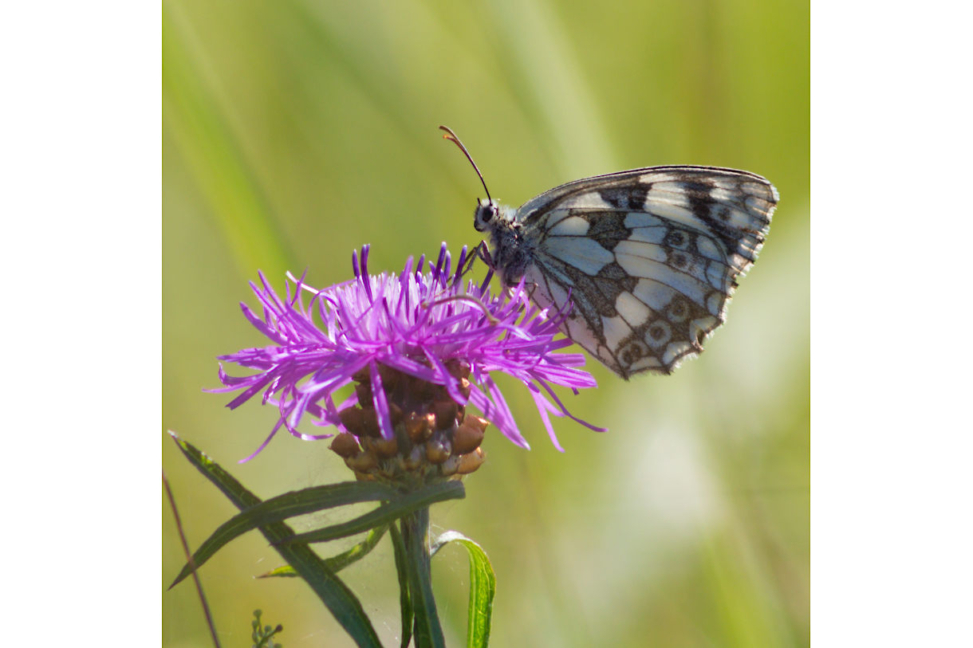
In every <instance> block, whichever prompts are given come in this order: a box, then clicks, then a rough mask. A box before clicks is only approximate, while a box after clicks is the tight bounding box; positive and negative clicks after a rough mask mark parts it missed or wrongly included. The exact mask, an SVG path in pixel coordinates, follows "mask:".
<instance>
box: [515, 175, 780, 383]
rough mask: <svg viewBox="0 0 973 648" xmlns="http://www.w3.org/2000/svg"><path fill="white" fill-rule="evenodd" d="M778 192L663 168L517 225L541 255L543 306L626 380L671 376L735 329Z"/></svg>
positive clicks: (573, 191)
mask: <svg viewBox="0 0 973 648" xmlns="http://www.w3.org/2000/svg"><path fill="white" fill-rule="evenodd" d="M776 202H777V192H776V190H775V189H774V188H773V186H772V185H771V184H770V183H769V182H767V181H766V180H765V179H763V178H761V177H760V176H757V175H755V174H752V173H747V172H744V171H734V170H730V169H718V168H710V167H654V168H649V169H636V170H633V171H624V172H620V173H614V174H609V175H605V176H597V177H594V178H586V179H583V180H578V181H575V182H572V183H568V184H566V185H562V186H561V187H557V188H555V189H552V190H551V191H548V192H546V193H544V194H542V195H541V196H538V197H537V198H534V199H533V200H531V201H529V202H528V203H526V204H525V205H524V206H522V207H521V208H520V209H519V210H517V212H516V215H515V220H516V221H517V222H518V223H519V224H520V227H522V231H523V236H524V237H527V238H530V239H531V242H532V243H533V245H534V246H535V247H534V248H533V253H532V256H531V259H530V263H529V264H527V266H526V271H525V278H526V282H527V283H528V285H530V286H532V291H533V292H532V296H533V299H534V301H535V302H536V303H537V304H538V305H540V306H542V307H547V306H554V307H556V308H558V309H561V308H564V307H565V305H566V304H567V302H568V300H569V299H570V300H571V301H572V302H573V308H572V309H571V314H570V316H569V317H568V319H567V320H566V321H565V324H564V330H565V334H567V335H568V336H569V337H571V338H572V339H573V340H574V341H575V342H576V343H578V344H579V345H580V346H581V347H583V348H584V349H586V350H587V351H588V352H589V353H591V354H592V355H594V356H595V357H597V358H598V359H599V360H600V361H602V362H603V363H605V364H606V365H607V366H608V367H609V368H610V369H612V370H613V371H615V372H616V373H618V374H619V375H621V376H622V377H624V378H628V377H629V376H631V375H632V374H635V373H640V372H643V371H653V372H659V373H670V372H671V371H672V370H673V369H675V367H676V366H677V365H678V363H679V362H680V361H681V360H683V359H684V358H686V357H689V356H693V355H696V354H698V353H699V352H700V351H702V341H703V339H704V338H705V337H706V336H708V335H709V334H710V333H711V332H712V331H713V330H715V329H716V328H717V327H718V326H719V325H720V324H722V323H723V321H724V319H725V311H726V306H727V303H728V302H729V299H730V296H731V295H732V293H733V289H734V288H735V287H736V279H737V277H739V276H741V275H742V274H743V273H745V272H746V271H747V269H749V267H750V266H751V265H752V264H753V261H754V260H755V258H756V255H757V252H758V251H759V250H760V247H761V246H762V244H763V241H764V238H765V237H766V234H767V230H768V229H769V227H770V218H771V215H772V213H773V210H774V207H775V206H776Z"/></svg>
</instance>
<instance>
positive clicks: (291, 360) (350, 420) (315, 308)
mask: <svg viewBox="0 0 973 648" xmlns="http://www.w3.org/2000/svg"><path fill="white" fill-rule="evenodd" d="M367 260H368V246H365V247H363V248H362V251H361V257H360V258H359V257H358V255H357V254H355V253H353V254H352V265H353V268H354V272H355V279H353V280H351V281H348V282H345V283H341V284H337V285H335V286H331V287H330V288H325V289H323V290H315V289H312V288H310V287H308V286H306V285H305V284H304V283H303V278H302V279H300V280H296V279H294V278H293V277H289V278H290V283H288V284H287V297H286V299H281V298H280V297H279V296H278V295H277V294H276V293H275V292H274V291H273V289H272V288H271V287H270V286H269V284H268V283H267V280H266V278H265V277H264V276H263V275H262V274H261V275H260V281H261V285H260V286H258V285H256V284H253V283H251V287H252V288H253V291H254V293H255V294H256V296H257V299H258V300H259V301H260V303H261V305H262V306H263V311H264V313H263V318H262V319H261V318H260V317H258V316H257V315H256V314H254V313H253V311H251V310H250V309H249V308H248V307H247V306H246V305H245V304H241V308H242V309H243V314H244V315H245V316H246V317H247V319H248V320H250V322H251V323H252V324H253V325H254V326H255V327H256V328H257V329H258V330H259V331H260V332H261V333H263V334H264V335H265V336H266V337H267V338H269V339H270V340H271V342H272V344H271V346H266V347H263V348H253V349H244V350H242V351H239V352H237V353H233V354H230V355H226V356H220V360H225V361H227V362H233V363H235V364H238V365H240V366H242V367H247V368H249V369H255V370H257V373H255V374H253V375H250V376H242V377H234V376H230V375H228V374H226V373H225V372H224V371H223V367H222V365H221V366H220V374H219V376H220V381H221V382H222V383H223V385H224V386H225V387H223V388H220V389H216V390H213V391H218V392H229V391H237V390H241V393H240V394H239V395H237V397H236V398H234V399H233V400H232V401H230V403H229V404H228V405H227V406H228V407H230V408H231V409H232V408H235V407H237V406H239V405H241V404H242V403H244V402H246V401H247V400H249V399H250V398H253V397H254V396H256V395H257V394H260V393H262V394H263V396H262V400H263V402H264V403H270V404H272V405H275V406H277V407H278V408H279V409H280V420H279V421H278V422H277V424H276V425H275V426H274V428H273V430H272V432H271V433H270V436H268V437H267V439H266V440H265V441H264V442H263V444H261V446H260V447H259V448H258V449H257V451H256V452H254V453H253V455H251V456H250V457H248V458H247V459H245V460H244V461H247V460H249V459H251V458H253V456H255V455H256V454H257V453H259V452H260V451H261V450H262V449H263V448H264V447H265V446H266V445H267V443H268V442H269V441H270V439H271V438H273V436H274V434H276V433H277V431H278V430H279V429H280V428H281V426H283V427H285V428H286V429H287V430H288V431H289V432H290V433H291V434H293V435H294V436H297V437H300V438H302V439H322V438H327V437H330V436H332V435H330V434H323V435H308V434H303V433H301V432H298V430H297V428H298V425H299V424H300V423H301V422H302V421H303V420H304V419H305V417H308V418H310V419H311V420H312V422H313V423H314V424H315V425H320V426H327V425H334V426H336V427H337V428H338V430H339V431H341V432H343V433H347V432H352V433H353V434H354V435H355V437H354V439H353V440H352V441H350V442H349V443H352V445H353V446H354V449H352V450H351V451H347V452H345V453H342V452H341V451H339V449H338V448H337V447H335V446H336V445H337V440H336V444H335V445H333V446H332V447H333V448H334V449H335V451H336V452H338V453H339V454H342V455H343V456H346V459H347V457H348V456H349V454H351V455H353V454H356V453H357V452H358V450H357V445H355V444H354V443H353V441H362V442H363V445H365V443H364V441H366V440H367V441H368V443H369V444H379V445H381V443H382V442H385V443H389V442H394V441H395V439H396V437H397V436H398V439H399V443H400V446H401V443H402V442H403V440H404V436H403V435H404V434H405V432H402V431H400V432H399V434H398V435H397V434H396V426H397V425H398V426H400V428H402V429H409V430H410V431H409V432H408V434H409V435H411V436H412V438H413V441H415V442H416V443H419V442H422V443H425V440H426V439H429V435H430V432H428V430H427V431H426V432H421V431H419V432H415V430H418V429H419V428H423V429H425V428H429V427H430V426H431V427H432V429H434V430H436V429H440V428H446V427H450V426H451V427H452V429H453V430H454V431H455V430H456V429H458V428H462V427H463V426H464V425H466V427H471V426H472V428H475V429H478V430H479V438H480V439H482V431H483V428H485V426H486V421H484V420H483V419H479V418H478V417H467V416H466V414H465V407H466V405H467V404H470V405H473V406H474V407H475V408H477V409H478V410H480V411H481V412H482V413H483V417H484V418H485V419H487V420H488V421H489V422H492V423H493V424H494V425H495V426H496V427H497V428H498V429H499V430H500V431H501V432H502V433H503V434H504V436H506V437H507V438H508V439H510V440H511V441H513V442H514V443H516V444H517V445H519V446H521V447H524V448H529V446H528V444H527V441H526V440H525V439H524V437H523V436H522V435H521V433H520V430H519V429H518V427H517V424H516V422H515V421H514V418H513V416H512V414H511V412H510V409H509V408H508V407H507V403H506V401H505V399H504V397H503V394H502V393H501V392H500V389H499V388H498V387H497V385H496V383H494V381H493V378H492V377H491V373H492V372H496V371H499V372H503V373H506V374H509V375H511V376H513V377H515V378H517V379H518V380H520V381H521V382H523V383H524V384H525V385H526V386H527V388H528V389H529V390H530V393H531V395H532V396H533V398H534V402H535V403H536V404H537V409H538V412H539V413H540V416H541V420H542V421H543V422H544V425H545V427H546V428H547V431H548V434H549V435H550V438H551V441H552V442H553V443H554V445H555V447H557V448H558V450H562V451H563V449H562V448H561V446H560V444H559V443H558V441H557V437H556V436H555V434H554V428H553V427H552V426H551V421H550V415H551V414H553V415H555V416H568V417H570V418H572V419H574V420H575V421H578V422H579V423H581V424H582V425H585V426H587V427H589V428H591V429H593V430H596V431H604V429H603V428H597V427H594V426H592V425H590V424H588V423H585V422H584V421H581V420H580V419H577V418H575V417H574V416H572V415H571V414H570V413H568V411H567V409H566V408H565V407H564V405H563V403H562V402H561V400H560V399H559V398H558V397H557V395H556V394H555V393H554V390H553V389H552V386H553V385H562V386H565V387H569V388H571V389H572V390H573V391H575V393H577V390H578V389H580V388H582V387H594V386H595V380H594V379H593V378H592V377H591V375H590V374H588V373H587V372H585V371H582V370H580V369H578V368H577V367H580V366H582V365H583V364H584V356H583V355H581V354H578V353H564V354H556V353H554V352H555V351H556V350H558V349H561V348H564V347H566V346H570V345H571V340H569V339H567V338H564V337H561V338H560V339H555V336H556V335H557V334H558V332H559V326H560V323H561V321H562V320H563V318H564V317H565V315H566V313H563V312H547V311H546V310H539V309H538V308H537V307H536V306H534V305H532V304H531V303H530V301H529V299H528V296H527V292H526V290H525V287H524V285H523V284H521V285H520V286H518V287H516V288H515V289H513V290H512V291H509V294H507V293H501V294H497V295H494V294H491V293H490V292H489V291H488V290H487V288H486V284H487V282H488V281H489V276H488V277H487V280H486V281H485V282H484V284H483V285H476V284H475V283H473V282H468V283H466V282H464V281H463V277H462V272H461V269H462V268H463V265H464V262H466V261H467V260H468V258H467V251H466V248H465V247H464V248H463V250H462V252H461V253H460V257H459V261H458V263H457V264H456V270H455V272H453V271H451V263H450V255H449V252H447V250H446V244H445V243H444V244H443V246H442V249H441V250H440V253H439V259H438V260H437V262H436V263H435V264H433V263H432V262H431V261H430V262H429V264H428V265H429V271H428V272H426V273H423V272H422V269H423V267H424V264H425V257H421V258H420V259H419V263H418V264H417V265H416V266H415V267H414V266H413V259H412V257H410V258H409V259H408V261H406V264H405V269H404V270H403V271H402V273H401V274H399V275H398V276H394V275H389V274H386V273H382V274H380V275H376V276H370V275H369V274H368V271H367ZM305 293H306V295H305ZM305 296H307V303H306V304H305ZM352 383H355V385H354V386H355V389H354V391H353V392H352V393H351V394H350V395H349V396H347V397H345V398H344V399H343V400H341V402H336V400H339V399H337V396H336V392H337V391H338V390H340V389H341V388H343V387H346V386H348V385H350V384H352ZM406 385H407V387H406ZM421 394H425V396H421ZM437 415H438V416H439V423H437V421H436V416H437ZM448 417H453V418H448ZM427 421H428V423H427ZM443 421H446V424H445V425H443V423H442V422H443ZM369 431H370V433H369ZM451 434H452V433H451ZM416 435H419V437H422V438H421V439H419V438H418V437H417V436H416ZM423 435H425V436H423ZM342 436H344V435H342ZM366 437H369V438H368V439H366ZM339 438H340V437H339ZM417 439H418V440H417ZM433 441H435V439H433ZM449 441H450V442H453V437H452V436H450V437H449ZM431 442H432V441H430V443H431ZM405 443H406V444H407V445H409V446H410V447H411V445H413V444H412V443H411V442H409V441H407V440H406V441H405ZM456 443H457V444H461V442H459V441H456ZM476 445H477V446H478V445H479V443H478V442H477V443H476ZM366 449H367V448H366ZM406 450H409V448H405V449H404V450H402V449H400V451H406ZM477 451H478V452H480V455H479V456H480V457H481V460H482V451H479V449H477ZM430 452H431V453H432V451H431V450H430ZM433 454H435V453H432V454H430V456H433ZM446 454H447V455H448V454H449V453H448V452H447V453H446ZM454 454H455V453H454ZM349 465H350V464H349Z"/></svg>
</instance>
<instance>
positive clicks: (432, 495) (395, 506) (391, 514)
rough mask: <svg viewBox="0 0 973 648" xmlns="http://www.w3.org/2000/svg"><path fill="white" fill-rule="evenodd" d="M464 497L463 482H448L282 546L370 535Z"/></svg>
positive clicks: (302, 534)
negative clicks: (423, 510)
mask: <svg viewBox="0 0 973 648" xmlns="http://www.w3.org/2000/svg"><path fill="white" fill-rule="evenodd" d="M464 497H466V490H465V489H464V488H463V484H462V483H461V482H458V481H449V482H442V483H439V484H433V485H431V486H426V487H425V488H422V489H420V490H417V491H414V492H412V493H409V494H408V495H402V496H399V498H398V499H395V500H392V501H390V502H388V503H387V504H383V505H382V506H380V507H378V508H377V509H375V510H374V511H369V512H368V513H366V514H364V515H362V516H360V517H357V518H355V519H353V520H349V521H347V522H342V523H341V524H335V525H334V526H330V527H325V528H323V529H317V530H315V531H308V532H307V533H301V534H298V535H296V536H294V537H292V538H287V539H286V540H284V541H283V542H284V543H286V544H298V543H311V542H327V541H328V540H334V539H336V538H344V537H346V536H350V535H354V534H356V533H361V532H362V531H367V530H368V529H371V528H373V527H377V526H379V525H383V524H392V523H393V522H395V521H396V520H398V519H399V518H401V517H403V516H406V515H409V514H410V513H414V512H416V511H419V510H421V509H425V508H428V507H429V505H431V504H435V503H436V502H443V501H445V500H451V499H463V498H464Z"/></svg>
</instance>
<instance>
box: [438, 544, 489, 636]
mask: <svg viewBox="0 0 973 648" xmlns="http://www.w3.org/2000/svg"><path fill="white" fill-rule="evenodd" d="M450 542H458V543H460V544H461V545H463V546H464V547H466V551H467V553H468V554H469V556H470V608H469V623H468V625H467V630H466V645H467V647H468V648H486V646H487V644H489V643H490V625H491V621H492V618H493V598H494V596H495V595H496V593H497V577H496V575H495V574H494V573H493V566H492V565H491V564H490V559H489V558H488V557H487V555H486V552H484V551H483V548H482V547H480V545H478V544H477V543H475V542H473V541H472V540H470V539H469V538H467V537H466V536H464V535H463V534H461V533H457V532H456V531H447V532H446V533H444V534H442V535H441V536H439V538H438V539H437V540H436V544H435V546H434V547H433V549H432V555H433V556H435V555H436V552H437V551H439V550H440V549H441V548H442V547H444V546H445V545H446V544H448V543H450Z"/></svg>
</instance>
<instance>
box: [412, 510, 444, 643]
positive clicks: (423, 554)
mask: <svg viewBox="0 0 973 648" xmlns="http://www.w3.org/2000/svg"><path fill="white" fill-rule="evenodd" d="M402 538H403V540H404V545H405V557H406V560H405V564H406V571H407V573H408V577H409V595H410V597H411V599H412V605H413V607H414V608H415V635H416V646H417V648H446V639H445V638H444V637H443V629H442V627H441V626H440V624H439V615H438V613H437V612H436V599H435V597H434V596H433V593H432V573H431V572H430V568H429V567H430V565H429V558H430V556H429V509H428V508H424V509H420V510H418V511H416V512H415V513H412V514H411V515H407V516H406V517H404V518H403V519H402Z"/></svg>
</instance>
